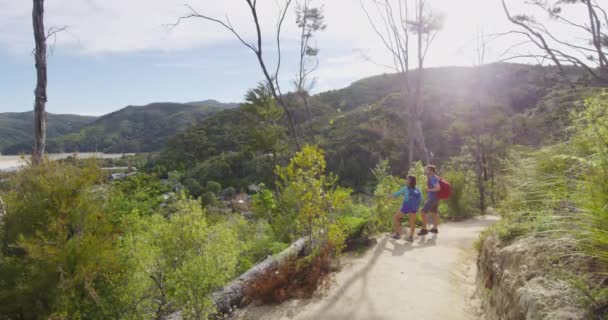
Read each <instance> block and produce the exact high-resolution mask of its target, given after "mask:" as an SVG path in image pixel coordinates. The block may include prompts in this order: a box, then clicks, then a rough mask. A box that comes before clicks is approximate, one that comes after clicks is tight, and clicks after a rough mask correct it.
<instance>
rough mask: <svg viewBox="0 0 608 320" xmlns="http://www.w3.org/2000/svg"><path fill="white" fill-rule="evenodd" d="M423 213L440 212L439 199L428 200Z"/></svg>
mask: <svg viewBox="0 0 608 320" xmlns="http://www.w3.org/2000/svg"><path fill="white" fill-rule="evenodd" d="M422 212H425V213H428V212H439V199H431V198H428V199H427V200H426V202H425V203H424V207H423V208H422Z"/></svg>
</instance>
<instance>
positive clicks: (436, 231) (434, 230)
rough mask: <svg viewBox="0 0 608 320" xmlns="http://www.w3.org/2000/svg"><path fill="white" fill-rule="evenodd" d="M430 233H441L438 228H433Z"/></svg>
mask: <svg viewBox="0 0 608 320" xmlns="http://www.w3.org/2000/svg"><path fill="white" fill-rule="evenodd" d="M430 231H431V233H435V234H437V233H439V230H437V228H433V229H431V230H430Z"/></svg>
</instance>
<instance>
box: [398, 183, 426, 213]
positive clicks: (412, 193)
mask: <svg viewBox="0 0 608 320" xmlns="http://www.w3.org/2000/svg"><path fill="white" fill-rule="evenodd" d="M401 195H403V204H402V205H401V209H403V210H405V213H410V212H416V211H418V208H419V207H420V203H422V193H421V192H420V189H418V187H416V188H415V189H410V188H408V187H403V188H401V190H399V191H397V192H395V193H393V196H394V197H398V196H401Z"/></svg>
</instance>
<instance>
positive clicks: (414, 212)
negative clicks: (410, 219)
mask: <svg viewBox="0 0 608 320" xmlns="http://www.w3.org/2000/svg"><path fill="white" fill-rule="evenodd" d="M399 211H401V213H403V214H416V213H418V210H412V209H411V208H407V207H401V209H400V210H399Z"/></svg>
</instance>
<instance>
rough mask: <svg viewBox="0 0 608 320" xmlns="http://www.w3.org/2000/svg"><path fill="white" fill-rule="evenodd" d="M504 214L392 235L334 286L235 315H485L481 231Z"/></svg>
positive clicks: (429, 319) (349, 319) (455, 318)
mask: <svg viewBox="0 0 608 320" xmlns="http://www.w3.org/2000/svg"><path fill="white" fill-rule="evenodd" d="M497 220H498V218H497V217H494V216H485V217H478V218H475V219H470V220H466V221H462V222H448V223H444V224H442V225H440V227H439V232H440V233H439V235H432V234H429V235H427V236H425V237H416V238H415V239H414V242H413V243H409V242H406V241H405V240H403V239H401V240H393V239H390V238H389V236H388V235H383V236H382V237H380V238H379V239H378V242H377V244H375V245H374V246H372V247H371V248H369V249H368V250H367V251H366V252H365V253H364V254H361V255H358V256H357V255H353V256H348V257H345V258H344V259H343V262H342V269H341V271H339V272H338V273H336V274H335V275H333V277H332V279H331V280H329V281H330V282H329V289H327V290H325V291H323V290H320V291H322V292H318V293H317V294H316V295H315V297H313V298H312V299H307V300H290V301H286V302H284V303H283V304H280V305H266V306H249V307H247V308H245V309H243V310H241V311H239V312H238V313H237V314H236V316H235V319H241V320H253V319H269V320H283V319H295V320H305V319H314V320H322V319H332V320H333V319H335V320H342V319H343V320H356V319H365V320H370V319H388V320H390V319H399V320H402V319H420V320H434V319H437V320H439V319H442V320H443V319H450V320H461V319H467V320H468V319H480V318H481V314H480V312H479V304H478V301H477V300H476V299H475V298H473V297H474V296H475V276H476V272H477V267H476V258H477V253H476V252H475V250H474V248H473V244H474V242H475V240H477V239H478V235H479V233H480V232H481V231H483V230H484V229H486V228H487V227H488V226H490V225H491V224H492V223H494V222H496V221H497Z"/></svg>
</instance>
